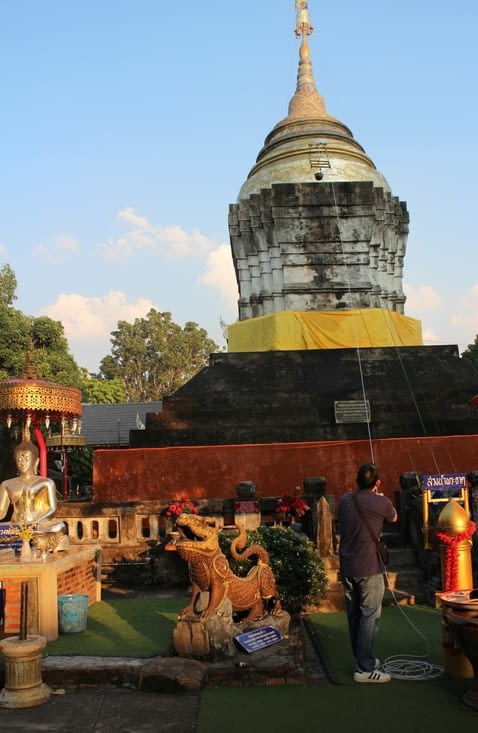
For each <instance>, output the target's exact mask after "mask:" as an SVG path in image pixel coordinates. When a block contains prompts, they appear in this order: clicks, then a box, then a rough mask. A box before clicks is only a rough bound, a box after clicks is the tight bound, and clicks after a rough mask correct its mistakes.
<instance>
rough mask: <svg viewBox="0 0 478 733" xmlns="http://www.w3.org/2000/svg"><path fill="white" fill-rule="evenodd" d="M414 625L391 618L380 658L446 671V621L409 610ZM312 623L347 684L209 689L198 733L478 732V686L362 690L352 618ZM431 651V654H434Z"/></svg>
mask: <svg viewBox="0 0 478 733" xmlns="http://www.w3.org/2000/svg"><path fill="white" fill-rule="evenodd" d="M405 612H406V614H407V616H408V617H409V618H410V621H411V622H412V623H413V624H414V625H415V626H416V627H417V628H418V630H419V631H420V632H421V633H423V634H424V635H425V637H426V640H427V642H426V643H425V642H424V641H423V640H422V639H421V637H420V636H419V635H418V634H417V632H416V631H414V630H413V628H412V627H411V626H410V624H409V621H408V620H407V619H406V618H405V619H404V617H403V615H402V612H401V610H400V609H399V608H397V607H387V608H385V609H384V611H383V616H382V620H381V622H380V629H379V632H378V636H377V644H376V648H375V652H376V654H377V655H378V656H381V658H382V659H386V658H387V657H389V656H391V655H392V654H393V655H395V654H399V655H404V654H410V655H416V656H418V655H424V654H427V655H428V657H427V661H429V662H433V663H435V664H438V665H443V664H444V660H443V649H442V644H441V636H442V631H441V613H440V611H437V610H436V609H432V608H428V607H421V606H415V607H406V609H405ZM310 621H311V623H312V624H313V627H314V629H315V630H316V632H317V634H318V636H319V638H320V640H321V643H322V644H323V648H324V651H325V654H326V656H327V658H328V660H329V662H330V664H331V665H332V666H333V668H334V669H335V672H336V676H337V678H338V680H339V682H340V684H328V683H324V684H323V685H317V686H298V687H295V686H294V687H293V686H290V687H289V686H285V687H274V688H271V687H255V688H250V687H247V688H246V687H244V688H217V689H214V688H211V687H207V688H205V689H204V690H203V691H202V693H201V704H200V710H199V718H198V726H197V729H196V733H222V731H223V730H224V728H225V727H227V730H228V733H239V732H241V733H243V731H244V730H247V731H248V733H262V732H263V731H269V732H270V733H289V732H290V731H294V730H295V731H301V733H316V732H317V731H319V730H339V731H342V730H353V731H354V733H362V731H363V733H365V732H367V733H369V732H370V731H375V730H386V731H387V733H403V731H407V733H448V731H450V730H467V729H468V728H469V727H470V726H474V725H476V713H475V711H473V710H472V709H471V708H469V707H467V706H466V705H464V704H463V702H462V701H461V696H462V695H463V694H464V693H465V692H466V691H467V690H468V689H469V687H470V684H471V680H456V679H454V680H452V679H448V678H447V676H446V675H443V676H441V677H439V678H437V679H434V680H429V681H420V682H415V681H411V680H406V681H405V680H397V679H393V680H392V681H391V682H390V683H388V684H385V685H360V684H356V683H354V682H353V680H352V672H353V659H352V654H351V651H350V642H349V639H348V634H347V621H346V617H345V614H344V613H336V614H320V613H317V614H313V615H312V616H311V617H310ZM427 644H428V645H429V650H428V647H427Z"/></svg>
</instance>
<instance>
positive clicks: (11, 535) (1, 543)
mask: <svg viewBox="0 0 478 733" xmlns="http://www.w3.org/2000/svg"><path fill="white" fill-rule="evenodd" d="M18 526H19V525H18V524H10V523H9V522H0V550H1V549H2V548H6V547H13V548H17V547H21V546H22V541H21V539H20V537H18V535H16V534H15V531H14V530H15V528H18Z"/></svg>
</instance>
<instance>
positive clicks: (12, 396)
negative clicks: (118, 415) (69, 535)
mask: <svg viewBox="0 0 478 733" xmlns="http://www.w3.org/2000/svg"><path fill="white" fill-rule="evenodd" d="M80 417H81V390H80V389H78V388H77V387H68V386H66V385H64V384H55V382H49V381H47V380H46V379H40V378H38V377H37V375H36V372H35V368H34V365H33V357H32V351H31V349H29V350H28V352H27V356H26V360H25V366H24V369H23V372H22V374H21V376H20V377H18V378H15V379H6V380H5V381H3V382H0V419H2V420H4V421H5V422H6V424H7V426H8V427H9V428H10V427H11V426H12V425H19V426H20V427H21V431H22V439H23V440H30V430H31V428H33V430H34V433H35V438H36V441H37V443H38V448H39V452H40V466H39V473H40V476H46V475H47V467H46V443H45V439H44V437H43V433H42V431H41V426H42V425H44V426H45V427H46V429H47V430H48V429H49V427H50V423H51V422H59V423H60V425H61V435H60V436H57V437H58V439H59V442H58V443H54V444H56V445H61V449H62V450H63V447H64V445H65V443H66V442H67V443H68V445H73V444H74V445H85V444H86V439H85V438H84V437H82V436H80V435H79V432H80V429H81V423H80V422H79V418H80ZM51 440H53V441H54V440H55V436H53V437H52V438H47V442H48V443H49V442H50V441H51ZM65 481H66V476H65V472H64V487H65V485H66V484H65ZM64 494H65V491H64ZM64 498H66V497H65V496H64Z"/></svg>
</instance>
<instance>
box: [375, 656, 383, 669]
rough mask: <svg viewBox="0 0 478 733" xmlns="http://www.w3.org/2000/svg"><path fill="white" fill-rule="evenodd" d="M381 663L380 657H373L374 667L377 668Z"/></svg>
mask: <svg viewBox="0 0 478 733" xmlns="http://www.w3.org/2000/svg"><path fill="white" fill-rule="evenodd" d="M381 664H382V662H381V661H380V659H379V658H378V657H375V667H374V669H378V668H379V667H380V665H381Z"/></svg>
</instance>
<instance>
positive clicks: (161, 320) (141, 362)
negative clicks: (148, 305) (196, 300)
mask: <svg viewBox="0 0 478 733" xmlns="http://www.w3.org/2000/svg"><path fill="white" fill-rule="evenodd" d="M111 335H112V339H111V343H112V349H111V355H109V356H106V357H105V358H104V359H103V360H102V362H101V364H100V371H101V376H102V377H104V378H106V379H107V380H110V379H118V380H120V381H121V383H122V384H123V386H124V391H125V397H126V400H127V401H129V402H143V401H148V400H159V399H162V398H163V397H164V396H166V395H170V394H172V393H173V392H175V391H176V390H177V389H179V387H181V386H182V385H183V384H185V383H186V382H187V381H189V380H190V379H191V378H192V377H193V376H194V375H195V374H196V373H197V372H198V371H199V370H200V369H202V368H203V367H204V366H206V364H207V362H208V358H209V354H210V353H211V352H213V351H217V350H218V348H219V347H218V346H217V344H215V343H214V341H212V340H211V339H210V338H208V336H207V332H206V331H205V330H204V329H202V328H199V327H198V326H197V324H196V323H192V322H188V323H186V325H185V326H184V328H181V326H178V324H177V323H174V322H173V320H172V318H171V313H160V312H158V311H156V310H154V309H152V310H150V312H149V313H148V315H147V316H146V318H136V320H135V321H134V323H127V322H126V321H119V322H118V328H117V330H116V331H113V332H112V334H111Z"/></svg>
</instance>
